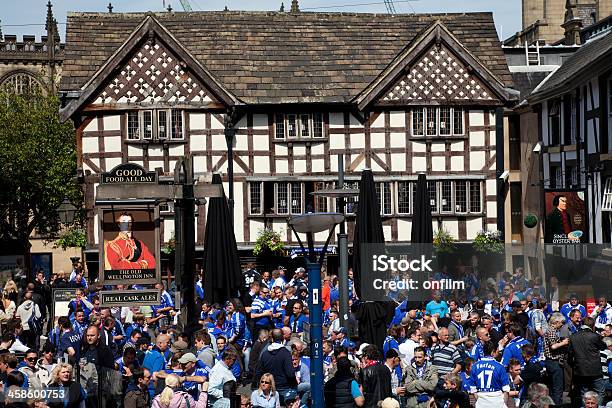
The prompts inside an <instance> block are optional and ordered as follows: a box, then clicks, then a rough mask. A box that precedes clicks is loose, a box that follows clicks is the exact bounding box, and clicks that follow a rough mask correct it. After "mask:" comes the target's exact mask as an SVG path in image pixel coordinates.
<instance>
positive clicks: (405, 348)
mask: <svg viewBox="0 0 612 408" xmlns="http://www.w3.org/2000/svg"><path fill="white" fill-rule="evenodd" d="M420 336H421V334H420V331H419V330H415V329H410V330H408V333H407V337H408V338H407V339H406V341H404V342H403V343H402V344H400V345H399V352H400V354H403V355H404V357H402V364H403V365H404V367H408V366H409V365H410V363H411V362H412V359H413V358H414V349H415V348H417V347H418V346H419V337H420Z"/></svg>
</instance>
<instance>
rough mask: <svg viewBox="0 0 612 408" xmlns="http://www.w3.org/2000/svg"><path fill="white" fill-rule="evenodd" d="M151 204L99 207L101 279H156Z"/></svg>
mask: <svg viewBox="0 0 612 408" xmlns="http://www.w3.org/2000/svg"><path fill="white" fill-rule="evenodd" d="M156 220H157V217H156V210H155V208H153V207H152V208H147V207H144V208H121V209H118V208H113V209H102V210H101V215H100V221H101V224H102V225H101V228H100V231H101V232H100V233H101V235H102V239H100V242H101V243H102V244H101V246H102V248H101V251H100V252H101V253H102V256H101V258H100V264H101V265H100V266H101V267H100V270H101V271H102V274H101V276H100V278H101V283H105V284H135V283H138V284H147V283H156V282H157V281H158V280H159V270H160V268H159V237H158V229H157V224H158V223H157V222H156Z"/></svg>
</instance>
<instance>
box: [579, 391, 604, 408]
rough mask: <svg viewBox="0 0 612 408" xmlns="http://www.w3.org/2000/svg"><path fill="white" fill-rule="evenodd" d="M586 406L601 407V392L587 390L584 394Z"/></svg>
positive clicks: (590, 407)
mask: <svg viewBox="0 0 612 408" xmlns="http://www.w3.org/2000/svg"><path fill="white" fill-rule="evenodd" d="M582 403H583V404H584V408H599V407H600V405H599V394H597V393H596V392H595V391H587V392H585V393H584V395H583V396H582Z"/></svg>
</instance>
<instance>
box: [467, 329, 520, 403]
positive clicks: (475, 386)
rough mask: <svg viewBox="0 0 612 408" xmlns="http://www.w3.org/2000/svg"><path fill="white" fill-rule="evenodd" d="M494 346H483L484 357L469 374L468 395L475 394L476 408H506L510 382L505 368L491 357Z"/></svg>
mask: <svg viewBox="0 0 612 408" xmlns="http://www.w3.org/2000/svg"><path fill="white" fill-rule="evenodd" d="M494 349H495V346H494V345H493V343H491V342H490V341H488V342H486V343H484V344H483V353H484V357H483V358H481V359H480V360H479V361H477V362H475V363H474V365H473V366H472V371H471V373H470V378H469V380H468V381H469V385H470V393H471V394H476V408H500V407H504V408H505V407H506V400H507V399H508V392H509V391H510V380H509V378H508V373H507V372H506V368H505V367H504V366H503V365H501V364H500V363H498V362H497V361H496V360H495V359H494V358H493V357H491V355H492V353H493V351H494Z"/></svg>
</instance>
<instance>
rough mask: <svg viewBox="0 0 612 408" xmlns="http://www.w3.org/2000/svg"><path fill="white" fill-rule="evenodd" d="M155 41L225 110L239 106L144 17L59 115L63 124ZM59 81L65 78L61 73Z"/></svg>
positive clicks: (152, 19) (154, 21)
mask: <svg viewBox="0 0 612 408" xmlns="http://www.w3.org/2000/svg"><path fill="white" fill-rule="evenodd" d="M153 38H155V40H156V41H163V42H164V43H165V45H166V46H167V47H168V48H169V49H170V50H172V52H173V53H175V54H176V55H178V56H179V57H180V58H181V59H182V60H183V62H184V63H185V65H186V67H185V69H188V70H189V71H192V72H193V73H194V74H195V75H196V76H197V77H199V78H200V79H201V80H202V81H203V82H204V83H205V85H206V86H207V87H208V88H209V89H210V90H211V91H212V93H213V94H214V95H215V96H216V97H217V98H218V99H219V100H220V101H222V102H223V103H224V104H225V105H226V106H233V105H235V104H236V103H238V101H237V99H236V98H235V97H234V96H233V95H232V94H230V93H229V92H228V91H227V90H226V89H225V88H224V86H223V85H222V84H221V83H219V82H218V81H217V80H216V79H215V78H213V77H212V75H211V74H210V73H209V72H208V70H207V69H206V68H205V67H203V66H202V65H201V64H200V62H199V61H198V60H196V59H195V58H194V57H193V56H192V55H191V54H190V53H189V52H188V51H187V50H185V48H184V47H183V45H182V44H181V43H180V42H179V41H177V39H176V38H175V37H174V36H173V35H172V34H171V33H170V32H169V31H168V30H167V29H166V28H165V27H164V26H162V25H161V24H159V22H158V21H157V19H156V18H155V17H154V16H153V15H147V16H146V17H145V18H144V20H142V22H141V23H140V24H139V25H138V26H137V27H136V29H135V30H134V31H133V32H132V34H131V35H130V36H129V37H128V38H127V39H126V40H125V41H124V42H123V44H121V46H120V47H118V48H117V49H116V50H115V51H114V52H113V54H112V55H111V56H110V57H109V58H108V59H107V60H106V61H105V63H104V64H103V65H101V66H100V67H99V68H98V69H97V71H96V72H95V73H94V74H93V76H92V77H91V78H90V79H89V80H88V81H87V82H85V83H84V84H83V85H82V86H81V88H80V89H79V91H80V94H79V96H78V98H77V99H76V100H73V101H71V102H70V103H69V104H68V105H67V106H66V107H65V108H64V109H62V111H61V117H62V120H65V119H67V118H69V117H70V116H72V114H74V113H75V112H76V111H77V110H78V109H79V108H80V107H81V106H82V105H83V104H85V103H87V102H88V101H91V99H92V98H94V97H96V96H97V94H98V92H100V90H101V89H102V88H103V87H104V85H105V84H106V83H107V82H108V81H109V80H110V75H111V74H113V73H115V72H117V71H118V70H120V69H122V68H124V65H123V64H124V63H125V61H126V60H127V59H129V58H131V56H132V55H131V53H132V52H134V51H137V50H138V48H140V46H141V45H142V44H143V43H144V42H146V41H148V40H150V39H153ZM62 74H63V75H62V77H64V76H65V75H66V73H65V72H63V73H62Z"/></svg>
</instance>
